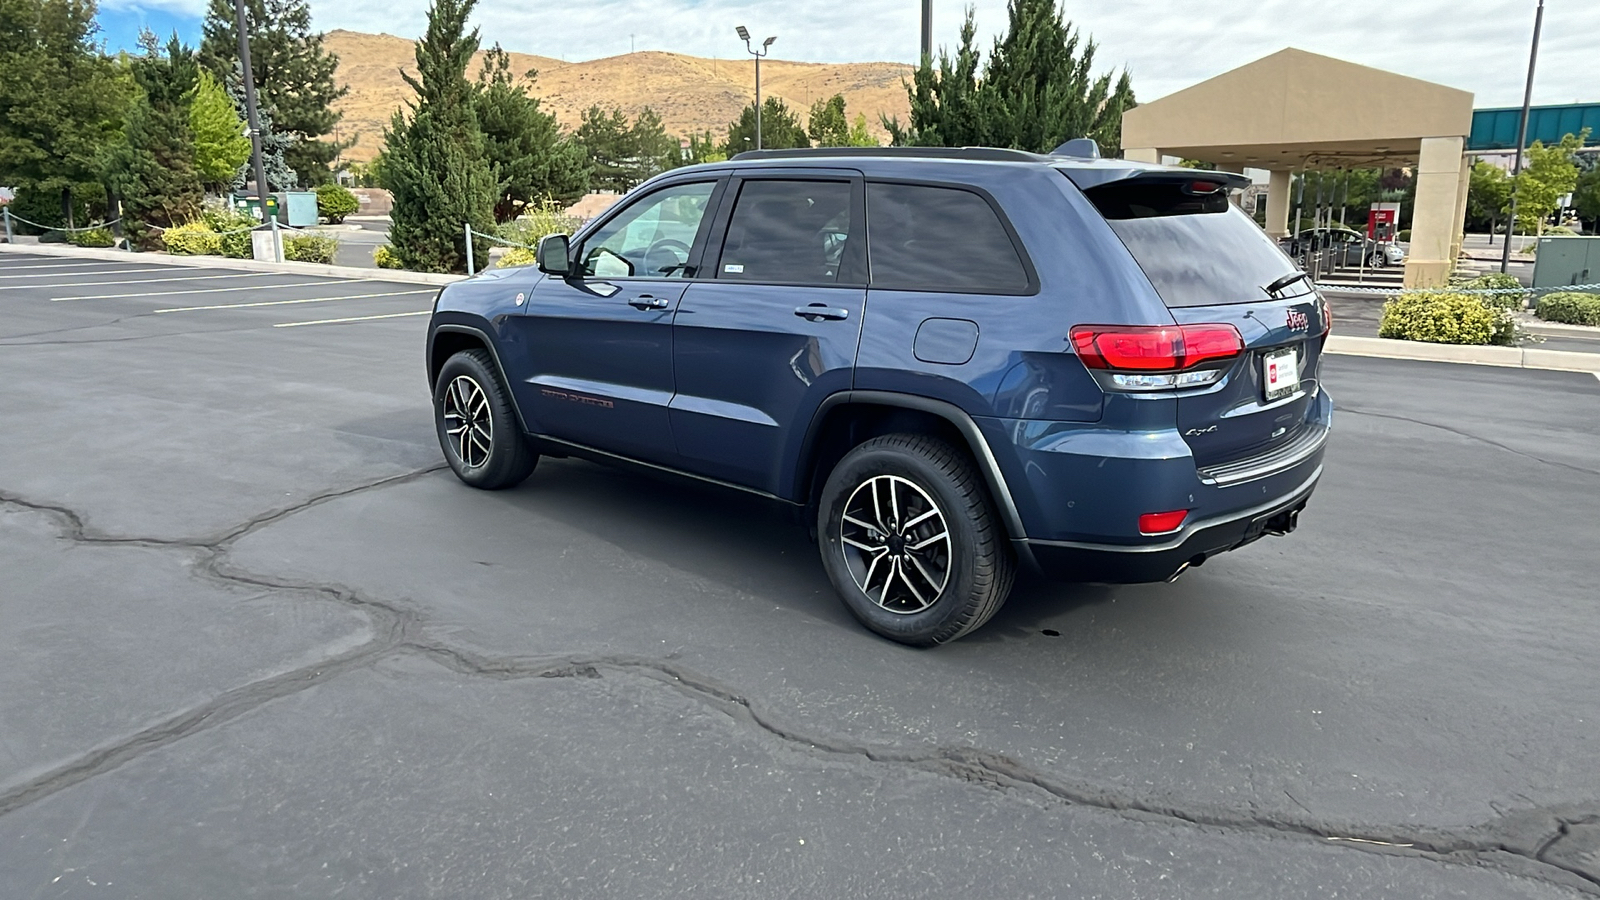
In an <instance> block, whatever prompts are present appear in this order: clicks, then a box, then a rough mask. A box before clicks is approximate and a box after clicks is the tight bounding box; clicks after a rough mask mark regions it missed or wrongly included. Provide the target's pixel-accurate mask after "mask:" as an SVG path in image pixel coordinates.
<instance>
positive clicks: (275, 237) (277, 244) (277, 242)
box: [262, 206, 283, 262]
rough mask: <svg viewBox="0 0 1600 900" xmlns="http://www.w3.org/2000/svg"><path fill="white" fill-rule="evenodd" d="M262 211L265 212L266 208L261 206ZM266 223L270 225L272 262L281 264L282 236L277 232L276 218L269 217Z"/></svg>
mask: <svg viewBox="0 0 1600 900" xmlns="http://www.w3.org/2000/svg"><path fill="white" fill-rule="evenodd" d="M262 210H263V211H265V210H266V207H265V206H263V207H262ZM267 221H269V222H271V223H272V260H273V262H283V235H282V234H281V233H280V232H279V231H278V217H277V216H270V215H269V216H267Z"/></svg>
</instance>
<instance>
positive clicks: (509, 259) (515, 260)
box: [494, 247, 537, 269]
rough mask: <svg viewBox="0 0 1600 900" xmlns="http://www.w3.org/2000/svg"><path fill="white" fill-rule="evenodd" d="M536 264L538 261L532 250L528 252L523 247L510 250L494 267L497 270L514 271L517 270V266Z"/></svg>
mask: <svg viewBox="0 0 1600 900" xmlns="http://www.w3.org/2000/svg"><path fill="white" fill-rule="evenodd" d="M535 262H537V260H536V259H534V253H533V251H532V250H526V249H524V248H522V247H512V248H511V249H510V250H507V251H506V255H505V256H502V257H500V261H499V262H497V263H495V264H494V267H495V268H496V269H512V268H516V267H517V266H531V265H533V264H534V263H535Z"/></svg>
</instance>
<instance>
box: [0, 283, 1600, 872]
mask: <svg viewBox="0 0 1600 900" xmlns="http://www.w3.org/2000/svg"><path fill="white" fill-rule="evenodd" d="M180 279H182V280H180ZM435 290H436V289H435V288H431V287H428V286H426V285H415V284H398V283H392V282H384V281H382V280H381V279H378V278H374V279H356V280H349V279H327V278H309V277H302V276H294V275H280V274H270V275H264V274H256V273H242V272H232V271H228V270H220V269H205V270H188V269H175V268H170V267H149V266H148V265H146V266H141V265H139V264H137V263H128V264H123V263H115V262H87V261H77V260H66V259H62V258H59V257H46V256H27V255H21V254H15V253H9V252H8V253H6V254H4V255H0V309H4V311H5V316H4V318H3V320H0V379H3V383H4V385H5V391H4V393H3V394H0V422H3V423H4V425H5V427H4V428H0V623H3V625H4V627H0V660H4V662H3V663H0V897H27V898H33V897H79V896H91V895H93V896H102V895H103V896H118V897H151V898H189V897H193V898H215V897H230V898H232V897H241V898H242V897H310V896H319V897H320V896H335V895H338V896H348V897H383V898H394V897H406V898H410V897H471V898H500V897H504V898H525V897H562V898H580V897H582V898H587V897H596V898H600V897H607V898H610V897H659V896H673V897H678V896H686V897H697V898H700V897H857V896H861V897H867V896H870V897H913V896H915V897H922V896H930V897H946V896H973V897H1005V898H1020V897H1074V898H1082V897H1171V898H1196V897H1218V898H1241V897H1268V896H1270V897H1275V898H1297V897H1303V898H1319V900H1325V898H1335V897H1363V898H1365V897H1404V898H1434V897H1473V898H1476V897H1495V898H1501V897H1516V898H1547V897H1574V896H1593V895H1596V894H1600V689H1597V668H1600V666H1597V663H1600V651H1597V649H1596V648H1597V647H1600V615H1597V611H1600V590H1597V588H1596V575H1595V572H1594V562H1595V558H1596V547H1597V546H1600V511H1597V504H1596V502H1595V501H1596V498H1600V379H1597V378H1596V377H1595V376H1593V375H1590V374H1574V373H1551V372H1537V371H1524V370H1511V369H1495V368H1486V367H1475V366H1463V365H1448V364H1433V363H1414V362H1401V361H1392V360H1381V359H1364V358H1354V357H1329V358H1328V359H1327V362H1326V364H1325V369H1324V379H1325V382H1326V384H1327V385H1328V388H1329V390H1330V391H1331V392H1332V393H1333V396H1334V398H1335V401H1336V404H1337V408H1338V412H1337V413H1336V415H1335V435H1334V437H1333V439H1332V440H1333V443H1332V444H1331V446H1330V450H1329V452H1328V461H1327V469H1326V472H1325V475H1324V479H1323V482H1322V485H1321V487H1320V488H1319V491H1318V493H1317V495H1316V496H1315V497H1314V498H1313V500H1312V502H1311V506H1310V508H1309V509H1308V511H1307V512H1306V514H1305V516H1304V517H1303V518H1302V520H1301V521H1302V524H1301V528H1300V530H1299V531H1298V532H1296V533H1295V534H1294V535H1292V536H1290V537H1288V538H1282V539H1270V540H1265V541H1263V542H1261V543H1259V544H1257V545H1254V546H1252V547H1250V548H1247V549H1246V550H1243V551H1241V552H1239V553H1235V554H1229V555H1227V556H1223V557H1219V558H1217V559H1215V560H1213V561H1210V562H1208V563H1207V564H1206V565H1205V566H1204V567H1202V568H1200V569H1198V570H1195V571H1193V572H1191V573H1189V574H1186V575H1185V576H1184V577H1183V578H1182V579H1180V580H1179V581H1178V582H1177V583H1175V584H1172V585H1150V586H1136V587H1106V586H1092V585H1090V586H1073V585H1056V584H1042V583H1037V582H1024V583H1022V584H1021V585H1019V587H1018V589H1017V591H1016V593H1015V594H1014V595H1013V598H1012V600H1011V601H1010V603H1009V604H1008V605H1007V607H1006V608H1005V609H1003V610H1002V611H1001V612H1000V613H999V615H997V616H996V617H995V619H994V620H993V621H991V622H990V623H989V624H988V625H987V626H986V627H985V628H983V629H982V630H981V631H979V632H977V633H976V634H974V635H972V636H971V637H969V638H967V639H965V640H962V641H960V642H958V643H956V644H954V645H951V646H947V647H942V648H939V649H937V650H932V651H917V650H912V649H909V648H906V647H902V646H898V645H894V644H890V643H887V642H885V641H882V640H880V639H877V638H875V637H873V636H871V635H870V634H868V633H867V632H865V631H864V630H863V629H861V628H860V627H858V626H857V625H856V624H855V623H854V621H853V620H852V619H851V618H850V617H849V615H848V614H847V613H846V612H845V610H844V609H843V607H842V606H841V605H840V604H839V603H838V601H837V600H836V599H835V598H834V596H833V595H832V593H831V591H830V589H829V587H828V583H827V580H826V578H825V576H824V575H823V573H822V570H821V568H820V567H819V565H818V564H817V562H816V559H815V549H814V547H813V546H812V545H811V544H810V543H809V542H808V540H807V538H806V535H805V533H804V531H803V530H801V529H799V528H796V527H793V526H790V525H787V524H785V523H784V522H783V521H782V520H781V519H780V518H779V517H778V516H777V515H776V514H775V513H774V512H773V511H771V510H769V509H767V508H765V507H763V506H762V505H760V504H759V502H757V501H754V500H750V499H747V498H745V497H743V496H741V495H735V494H729V493H722V492H719V491H716V490H714V489H709V488H702V487H699V486H686V485H683V484H678V483H675V482H668V481H661V480H653V479H649V478H645V477H641V476H636V475H633V474H625V473H621V472H617V471H613V470H609V469H605V468H601V467H598V466H594V465H590V464H588V463H583V462H577V461H569V460H545V461H543V462H541V464H540V466H539V469H538V470H537V471H536V472H535V473H534V475H533V477H532V478H530V479H529V480H528V481H527V482H526V483H525V484H523V485H522V486H521V487H519V488H518V489H516V490H512V491H507V492H501V493H483V492H477V491H472V490H470V489H467V488H465V487H463V486H462V485H460V484H459V483H458V482H456V480H455V479H454V477H453V476H451V475H450V473H449V472H448V471H446V470H443V469H442V462H441V459H440V455H439V450H438V446H437V443H436V441H435V438H434V434H433V426H432V421H431V417H430V413H429V407H428V400H427V392H426V384H425V379H424V375H423V370H422V337H423V330H424V326H425V322H426V312H427V310H428V308H429V305H430V303H431V299H432V294H433V292H434V291H435Z"/></svg>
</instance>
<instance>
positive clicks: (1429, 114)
mask: <svg viewBox="0 0 1600 900" xmlns="http://www.w3.org/2000/svg"><path fill="white" fill-rule="evenodd" d="M1471 129H1472V94H1470V93H1468V92H1466V91H1458V90H1456V89H1455V88H1449V87H1445V86H1444V85H1439V84H1433V83H1432V82H1428V81H1422V80H1419V79H1416V78H1407V77H1405V76H1403V75H1395V74H1393V73H1391V72H1385V71H1382V70H1381V69H1374V68H1370V67H1368V66H1359V65H1356V64H1355V63H1349V62H1345V61H1343V60H1338V59H1333V58H1331V57H1327V56H1319V55H1317V54H1315V53H1307V52H1306V51H1304V50H1295V49H1292V48H1291V49H1286V50H1280V51H1279V52H1277V53H1274V54H1272V55H1271V56H1268V57H1265V58H1264V59H1259V60H1256V61H1255V62H1253V63H1249V64H1247V65H1243V66H1240V67H1239V68H1237V69H1234V70H1232V71H1231V72H1224V73H1223V74H1221V75H1218V76H1216V77H1215V78H1212V79H1210V80H1207V81H1202V82H1200V83H1199V84H1197V85H1194V86H1193V87H1189V88H1185V89H1184V90H1181V91H1178V92H1177V93H1175V94H1169V95H1168V96H1166V97H1162V98H1161V99H1159V100H1155V101H1153V102H1150V103H1147V104H1145V105H1143V106H1139V107H1136V108H1134V109H1131V110H1129V111H1128V112H1126V113H1124V114H1123V116H1122V146H1123V147H1124V148H1126V149H1125V151H1124V153H1123V155H1124V156H1125V157H1127V158H1128V159H1138V160H1145V161H1148V162H1159V161H1160V159H1161V157H1162V156H1179V157H1184V158H1188V159H1201V160H1205V161H1207V162H1211V163H1214V164H1215V165H1217V166H1219V167H1220V168H1222V169H1225V170H1227V171H1231V172H1242V171H1244V169H1245V168H1246V167H1249V168H1255V169H1266V170H1268V171H1270V172H1271V173H1272V175H1271V181H1270V183H1269V185H1268V190H1267V226H1266V227H1267V232H1268V233H1269V234H1271V235H1273V236H1274V237H1280V236H1282V235H1285V234H1287V233H1288V230H1289V207H1290V201H1291V198H1290V196H1289V187H1290V177H1291V175H1292V173H1294V172H1298V171H1304V170H1309V169H1339V168H1364V167H1379V166H1384V167H1389V166H1405V167H1411V168H1413V169H1415V171H1416V173H1417V199H1416V206H1415V207H1414V209H1413V211H1412V217H1411V249H1410V254H1409V257H1408V258H1407V260H1406V271H1405V283H1406V285H1407V286H1433V285H1438V284H1443V283H1444V282H1445V281H1446V280H1447V279H1448V278H1449V276H1450V272H1451V270H1452V269H1453V268H1454V266H1455V259H1456V256H1457V254H1458V253H1459V252H1460V250H1461V238H1462V225H1463V222H1464V220H1465V218H1466V206H1467V176H1468V173H1469V171H1470V166H1469V164H1468V161H1467V159H1466V157H1464V156H1463V155H1462V151H1463V149H1464V145H1465V142H1466V136H1467V134H1468V132H1470V131H1471Z"/></svg>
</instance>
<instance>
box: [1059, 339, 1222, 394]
mask: <svg viewBox="0 0 1600 900" xmlns="http://www.w3.org/2000/svg"><path fill="white" fill-rule="evenodd" d="M1071 336H1072V347H1073V349H1074V350H1076V351H1077V352H1078V358H1079V359H1081V360H1083V364H1084V365H1085V366H1087V367H1088V368H1089V369H1091V370H1097V371H1099V372H1102V373H1104V374H1105V376H1106V377H1105V379H1103V380H1102V382H1101V383H1102V384H1105V383H1106V382H1107V381H1109V385H1108V386H1110V387H1115V388H1120V389H1123V390H1136V391H1155V390H1163V389H1167V388H1183V387H1200V386H1204V385H1208V384H1212V383H1214V382H1215V381H1217V380H1218V379H1219V378H1221V377H1222V373H1223V370H1224V368H1225V367H1224V366H1223V365H1222V363H1225V362H1227V361H1228V360H1231V359H1233V358H1235V357H1237V356H1238V355H1239V354H1240V353H1243V352H1244V338H1243V337H1241V336H1240V335H1239V329H1237V328H1235V327H1233V326H1232V325H1225V324H1224V325H1078V326H1076V327H1074V328H1073V329H1072V331H1071Z"/></svg>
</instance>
